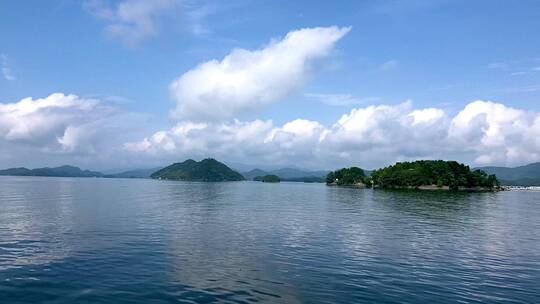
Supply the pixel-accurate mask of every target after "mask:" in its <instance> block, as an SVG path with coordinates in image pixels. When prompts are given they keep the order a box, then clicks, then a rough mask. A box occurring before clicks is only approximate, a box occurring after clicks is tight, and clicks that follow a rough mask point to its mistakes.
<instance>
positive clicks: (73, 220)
mask: <svg viewBox="0 0 540 304" xmlns="http://www.w3.org/2000/svg"><path fill="white" fill-rule="evenodd" d="M0 301H1V302H2V303H38V302H39V303H137V302H138V303H256V302H258V303H457V302H462V303H540V192H532V191H529V192H526V191H522V192H519V191H505V192H499V193H449V192H414V191H384V190H361V189H351V188H337V187H327V186H325V185H323V184H304V183H280V184H265V183H258V182H230V183H188V182H174V181H155V180H142V179H99V178H47V177H0Z"/></svg>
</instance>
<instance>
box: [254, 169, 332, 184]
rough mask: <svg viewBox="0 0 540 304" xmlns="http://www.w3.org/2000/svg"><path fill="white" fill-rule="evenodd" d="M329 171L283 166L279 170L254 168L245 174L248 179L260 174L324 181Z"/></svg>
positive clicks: (286, 179)
mask: <svg viewBox="0 0 540 304" xmlns="http://www.w3.org/2000/svg"><path fill="white" fill-rule="evenodd" d="M327 174H328V171H307V170H301V169H296V168H281V169H277V170H269V171H265V170H261V169H253V170H251V171H248V172H244V173H243V175H244V177H245V178H246V179H247V180H253V179H254V178H256V177H258V176H265V175H276V176H278V177H279V178H280V179H281V180H282V181H291V182H320V183H322V182H324V181H325V178H326V175H327Z"/></svg>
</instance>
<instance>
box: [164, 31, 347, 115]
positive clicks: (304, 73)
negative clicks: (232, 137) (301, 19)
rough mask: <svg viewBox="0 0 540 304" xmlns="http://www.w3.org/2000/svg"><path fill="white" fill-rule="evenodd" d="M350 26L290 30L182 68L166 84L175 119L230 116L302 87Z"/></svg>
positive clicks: (262, 104)
mask: <svg viewBox="0 0 540 304" xmlns="http://www.w3.org/2000/svg"><path fill="white" fill-rule="evenodd" d="M349 31H350V28H349V27H343V28H339V27H335V26H332V27H326V28H320V27H319V28H305V29H301V30H296V31H292V32H289V33H288V34H287V35H286V36H285V37H284V38H283V39H281V40H274V41H272V42H270V43H269V44H268V45H266V46H265V47H264V48H262V49H259V50H254V51H250V50H245V49H235V50H233V51H232V52H231V53H230V54H229V55H227V56H226V57H225V58H223V59H222V60H221V61H218V60H211V61H208V62H205V63H202V64H200V65H198V66H197V67H195V68H194V69H192V70H190V71H188V72H186V73H184V74H183V75H182V76H180V77H179V78H177V79H176V80H174V81H173V82H172V83H171V85H170V92H171V95H172V97H173V98H174V100H175V101H176V103H177V106H176V109H175V110H174V111H173V113H172V114H173V116H174V117H176V118H178V119H190V120H199V121H204V120H215V119H229V118H234V117H235V116H236V115H239V114H242V113H245V112H248V111H250V110H253V109H258V108H260V107H263V106H265V105H267V104H270V103H272V102H275V101H278V100H280V99H282V98H284V97H286V96H288V95H290V94H291V93H293V92H295V91H296V90H298V89H300V88H301V87H302V85H303V84H304V83H305V81H306V80H307V79H308V77H309V76H310V74H311V73H312V72H313V70H314V66H313V63H314V62H315V61H316V60H318V59H321V58H323V57H327V56H328V55H329V54H330V52H331V51H332V49H333V48H334V45H335V43H336V42H337V41H338V40H339V39H341V38H342V37H343V36H344V35H346V34H347V33H348V32H349Z"/></svg>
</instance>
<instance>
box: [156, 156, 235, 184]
mask: <svg viewBox="0 0 540 304" xmlns="http://www.w3.org/2000/svg"><path fill="white" fill-rule="evenodd" d="M150 177H151V178H154V179H168V180H183V181H197V182H225V181H241V180H244V177H243V176H242V175H241V174H240V173H238V172H236V171H234V170H232V169H231V168H229V167H227V165H225V164H223V163H221V162H218V161H217V160H215V159H213V158H207V159H203V160H201V161H200V162H197V161H194V160H192V159H188V160H186V161H184V162H182V163H175V164H172V165H170V166H168V167H165V168H163V169H161V170H158V171H156V172H154V173H152V175H150Z"/></svg>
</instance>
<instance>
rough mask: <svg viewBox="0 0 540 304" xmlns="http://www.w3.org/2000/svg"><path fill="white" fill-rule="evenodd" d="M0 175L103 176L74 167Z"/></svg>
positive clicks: (20, 170) (19, 170)
mask: <svg viewBox="0 0 540 304" xmlns="http://www.w3.org/2000/svg"><path fill="white" fill-rule="evenodd" d="M0 175H13V176H56V177H102V176H103V174H102V173H101V172H97V171H89V170H81V169H80V168H78V167H74V166H61V167H55V168H48V167H45V168H37V169H27V168H11V169H5V170H0Z"/></svg>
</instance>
